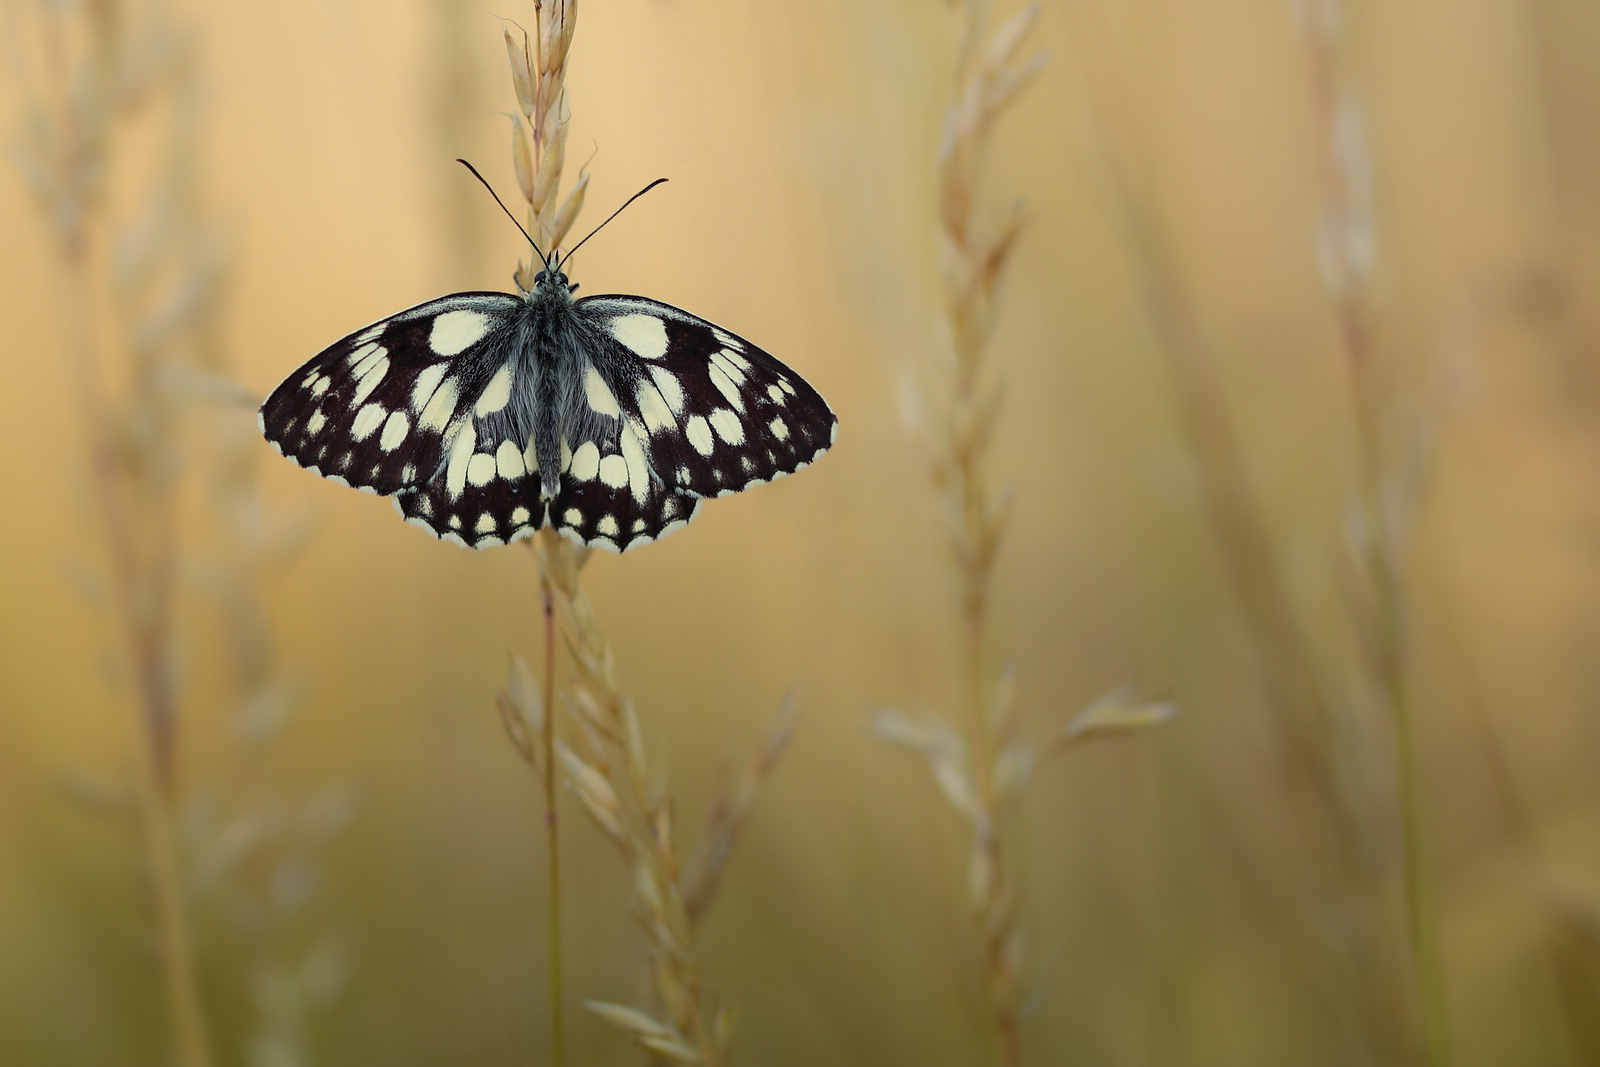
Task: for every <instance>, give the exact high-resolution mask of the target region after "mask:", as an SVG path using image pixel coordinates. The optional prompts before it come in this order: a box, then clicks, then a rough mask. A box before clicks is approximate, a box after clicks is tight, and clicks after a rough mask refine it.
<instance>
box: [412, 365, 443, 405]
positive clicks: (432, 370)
mask: <svg viewBox="0 0 1600 1067" xmlns="http://www.w3.org/2000/svg"><path fill="white" fill-rule="evenodd" d="M446 369H448V368H447V365H446V364H444V363H435V364H434V365H433V366H431V367H425V368H423V370H422V373H421V374H418V375H417V380H416V381H415V382H413V383H412V384H411V410H412V411H415V412H418V413H420V412H421V411H422V409H423V407H424V406H426V405H427V403H428V398H429V397H431V396H432V395H433V391H434V390H435V389H437V388H439V382H440V381H442V380H443V379H444V372H445V371H446Z"/></svg>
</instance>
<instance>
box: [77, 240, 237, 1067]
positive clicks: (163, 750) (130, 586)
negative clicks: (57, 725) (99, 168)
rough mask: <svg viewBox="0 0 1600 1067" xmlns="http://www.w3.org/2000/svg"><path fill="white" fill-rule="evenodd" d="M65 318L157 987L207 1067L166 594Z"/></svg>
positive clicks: (189, 1065)
mask: <svg viewBox="0 0 1600 1067" xmlns="http://www.w3.org/2000/svg"><path fill="white" fill-rule="evenodd" d="M87 244H88V242H87V240H86V239H80V240H76V241H74V242H72V243H71V244H69V245H68V247H67V248H66V266H67V275H66V280H67V285H68V288H67V291H68V292H72V293H86V292H93V291H94V290H93V287H92V279H91V278H90V271H89V250H88V247H87ZM70 319H71V323H72V324H71V326H70V327H69V329H70V330H71V331H72V340H71V344H72V347H73V349H74V351H75V353H76V361H77V364H78V375H79V390H80V399H81V403H82V407H83V415H84V421H85V424H86V432H87V435H88V443H89V452H90V461H89V462H90V474H91V479H92V482H93V485H94V488H95V494H94V495H95V500H96V502H97V505H98V508H99V511H100V518H101V523H100V526H101V530H102V532H103V534H104V537H105V543H106V549H107V552H108V553H109V555H110V558H111V568H112V573H113V577H114V580H115V585H116V589H117V593H118V600H119V602H120V609H121V615H122V621H123V629H124V636H125V638H126V640H127V643H128V652H129V656H130V658H131V659H132V661H133V666H134V670H135V673H136V674H137V675H138V696H137V700H138V703H139V721H138V723H137V724H136V728H135V732H136V733H137V734H138V736H139V738H140V741H141V743H142V746H143V751H142V752H141V753H140V755H139V759H138V760H136V761H135V762H136V764H137V768H138V795H137V806H136V811H137V816H138V821H139V832H140V836H141V838H142V840H143V843H144V849H145V863H146V867H147V873H148V876H149V878H150V890H151V895H152V898H153V906H154V912H155V925H156V940H157V946H158V956H159V960H160V967H161V977H162V987H163V989H164V990H165V994H166V1001H167V1009H168V1014H169V1017H170V1021H171V1025H172V1033H173V1040H174V1043H175V1045H176V1046H177V1062H178V1064H179V1065H180V1067H210V1065H211V1063H212V1056H211V1043H210V1039H209V1036H208V1034H207V1028H206V1023H205V1012H204V1009H203V1008H202V1006H201V1000H200V984H199V980H198V977H197V975H196V971H195V965H194V951H193V938H192V937H191V935H190V930H189V908H188V900H187V894H186V893H185V890H184V885H183V871H182V864H181V862H180V861H179V856H178V841H177V830H176V821H177V820H176V808H177V777H176V774H175V773H174V759H173V755H174V750H175V747H176V744H175V743H176V735H175V709H174V707H173V699H172V692H171V688H170V686H169V684H168V682H167V679H166V670H165V658H166V649H167V642H168V635H167V627H166V620H165V615H166V610H165V609H166V608H167V598H166V597H165V596H164V595H152V594H158V593H161V592H163V590H160V589H150V588H147V586H148V585H149V584H150V583H149V582H148V581H141V578H145V579H149V578H151V577H152V575H144V574H142V573H141V567H140V564H139V560H138V556H137V552H136V550H135V548H134V542H133V532H132V529H131V524H130V519H129V516H128V514H127V508H126V506H125V503H124V500H123V487H122V486H121V485H119V484H118V478H117V468H116V458H115V456H114V454H113V452H112V444H111V442H110V441H108V440H107V439H106V431H105V428H106V427H107V426H108V425H110V419H109V417H108V416H107V414H106V411H105V402H104V398H103V396H102V394H101V391H100V386H99V380H98V377H97V367H96V361H95V356H94V340H93V337H92V334H91V330H90V327H89V323H88V320H87V318H86V317H85V316H82V315H72V316H70ZM162 558H166V557H162ZM153 577H155V578H156V579H158V581H157V583H156V584H158V585H164V584H165V582H164V579H165V578H166V577H169V574H168V573H166V572H162V573H159V574H156V575H154V576H153Z"/></svg>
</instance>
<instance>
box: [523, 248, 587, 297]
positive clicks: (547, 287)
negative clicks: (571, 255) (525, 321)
mask: <svg viewBox="0 0 1600 1067" xmlns="http://www.w3.org/2000/svg"><path fill="white" fill-rule="evenodd" d="M563 266H564V263H563V261H562V259H561V253H560V252H558V251H555V250H552V251H551V252H550V254H549V255H548V256H546V257H545V259H544V269H543V270H541V271H540V272H539V273H538V274H535V275H534V276H533V289H532V290H531V291H530V292H529V293H528V296H529V297H534V296H541V295H543V296H565V297H566V298H567V299H569V300H570V299H571V298H572V294H573V293H575V292H577V290H578V286H577V284H576V283H573V282H569V281H568V280H567V274H566V271H564V270H562V267H563Z"/></svg>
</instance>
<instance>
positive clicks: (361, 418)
mask: <svg viewBox="0 0 1600 1067" xmlns="http://www.w3.org/2000/svg"><path fill="white" fill-rule="evenodd" d="M388 414H389V412H388V410H387V409H385V408H384V406H383V405H382V404H368V405H367V406H366V407H364V408H362V409H361V410H360V411H358V412H356V417H355V419H354V420H352V421H351V423H350V436H351V437H353V438H355V439H356V440H357V441H365V440H366V439H367V438H368V437H371V436H372V431H373V430H376V429H377V428H378V427H379V426H382V425H383V420H384V418H385V417H387V416H388Z"/></svg>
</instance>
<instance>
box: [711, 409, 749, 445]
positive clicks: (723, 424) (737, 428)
mask: <svg viewBox="0 0 1600 1067" xmlns="http://www.w3.org/2000/svg"><path fill="white" fill-rule="evenodd" d="M711 428H712V429H714V430H716V431H717V436H718V437H720V438H722V439H723V440H724V441H726V442H728V443H729V444H730V445H737V444H743V443H744V423H742V422H740V421H739V416H737V415H735V414H734V413H733V412H731V411H729V410H728V409H727V408H718V409H717V410H715V411H713V412H712V413H711Z"/></svg>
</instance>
